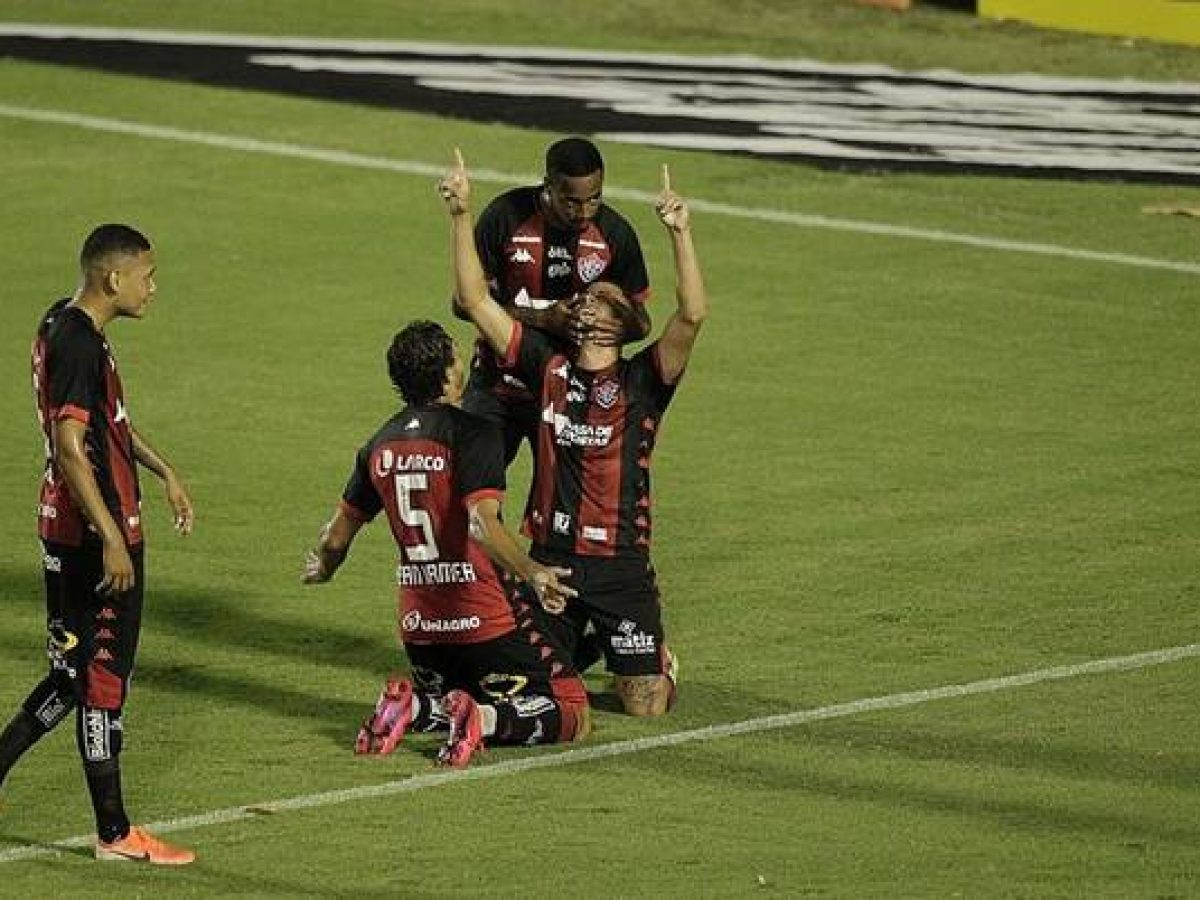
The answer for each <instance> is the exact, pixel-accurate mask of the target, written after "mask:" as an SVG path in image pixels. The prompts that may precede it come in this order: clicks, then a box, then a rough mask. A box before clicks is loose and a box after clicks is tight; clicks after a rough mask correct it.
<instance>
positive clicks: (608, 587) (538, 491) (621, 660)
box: [438, 149, 708, 716]
mask: <svg viewBox="0 0 1200 900" xmlns="http://www.w3.org/2000/svg"><path fill="white" fill-rule="evenodd" d="M438 188H439V193H440V194H441V196H442V199H443V200H444V201H445V203H446V209H447V212H448V213H449V214H450V219H451V231H452V253H453V258H454V274H455V283H456V286H457V296H458V303H459V307H460V308H461V310H462V311H463V312H464V313H465V314H466V315H467V316H469V318H470V319H471V321H472V322H474V324H475V326H476V328H477V329H478V330H479V333H480V335H481V336H482V337H483V338H484V340H486V341H487V342H488V344H489V345H490V346H491V348H492V349H493V350H494V351H495V353H496V354H497V356H498V358H499V359H500V364H501V367H502V370H503V371H506V372H510V373H512V374H513V375H515V376H516V377H518V378H520V379H521V380H522V381H523V382H525V383H526V384H527V385H529V387H530V389H531V391H532V393H533V395H534V397H535V398H536V401H537V406H538V409H539V410H540V415H539V423H538V432H537V441H536V444H535V447H534V480H533V485H532V488H531V491H530V497H529V501H528V503H527V505H526V513H525V520H524V523H523V527H522V530H523V532H524V533H525V534H526V535H527V536H528V537H529V538H530V539H531V541H532V548H531V551H530V552H531V555H532V556H533V557H534V558H535V559H538V560H540V561H542V562H544V563H546V564H548V565H554V566H559V567H563V568H567V569H570V570H571V573H572V574H571V577H570V578H569V579H568V583H569V584H570V585H571V586H572V587H574V588H575V589H576V590H577V591H578V596H577V597H575V598H572V599H571V600H570V601H568V603H567V608H566V610H565V612H564V613H563V615H562V617H561V622H562V623H563V624H564V625H565V627H564V628H562V633H561V634H560V635H558V637H559V638H560V639H561V641H562V642H563V643H564V644H565V645H566V646H567V648H568V650H572V651H573V649H574V645H575V643H576V642H577V641H578V640H579V638H580V636H581V635H582V634H583V631H584V629H585V628H586V627H587V626H588V624H589V623H590V624H591V625H592V626H593V627H594V628H595V630H596V632H597V634H598V635H599V637H600V641H601V645H602V648H603V651H604V656H605V661H606V664H607V667H608V669H609V671H610V672H612V673H613V675H614V677H615V683H616V689H617V694H618V696H619V697H620V699H621V703H622V706H623V707H624V709H625V711H626V712H627V713H629V714H631V715H635V716H655V715H661V714H662V713H664V712H666V711H667V709H668V708H669V707H670V705H671V702H672V700H673V698H674V693H675V683H674V676H673V670H674V657H673V655H672V654H671V651H670V650H669V649H668V648H667V646H666V644H665V642H664V630H663V624H662V609H661V605H660V602H659V592H658V585H657V580H656V576H655V572H654V568H653V566H652V565H651V562H650V532H651V524H650V519H651V503H650V458H651V454H652V452H653V450H654V446H655V441H656V439H657V436H658V430H659V425H660V423H661V420H662V417H663V415H664V414H665V412H666V409H667V406H668V405H669V404H670V402H671V399H672V397H673V396H674V394H675V389H676V386H677V385H678V383H679V380H680V379H681V378H682V376H683V373H684V369H685V368H686V366H687V363H688V360H689V359H690V357H691V353H692V348H693V346H694V345H695V342H696V337H697V336H698V334H699V332H700V327H701V325H702V324H703V322H704V319H705V318H706V316H707V314H708V297H707V293H706V291H705V288H704V282H703V279H702V277H701V275H700V269H699V264H698V262H697V258H696V251H695V247H694V245H693V242H692V235H691V220H690V214H689V210H688V206H687V204H686V202H685V201H684V200H683V198H682V197H680V196H679V194H677V193H676V192H675V191H673V190H672V189H671V184H670V174H669V172H668V170H667V168H666V166H664V167H663V171H662V192H661V193H660V194H659V197H658V199H657V202H656V203H655V210H656V211H657V213H658V216H659V220H660V221H661V222H662V224H663V225H664V227H665V228H666V230H667V233H668V235H669V236H670V239H671V247H672V251H673V257H674V263H675V279H676V309H675V311H674V312H673V314H672V315H671V317H670V319H669V320H668V321H667V323H666V325H665V326H664V327H663V330H662V333H661V334H660V335H659V337H658V339H657V340H655V341H654V342H653V343H651V344H650V345H648V346H647V347H645V348H643V349H642V350H640V351H639V352H638V353H636V354H635V355H634V356H633V357H631V358H629V359H625V358H623V357H622V356H621V350H620V347H619V346H617V345H615V344H614V343H613V342H612V341H611V340H610V339H607V335H610V334H611V333H612V332H613V331H614V329H615V328H617V327H618V323H619V322H620V320H621V316H622V308H623V306H624V304H625V297H624V294H623V292H622V291H621V289H620V288H619V287H618V286H617V285H615V284H611V283H608V282H603V281H597V282H594V283H592V284H590V285H588V286H587V288H586V289H585V290H584V291H583V292H581V295H580V297H579V298H578V303H579V304H580V310H579V316H578V318H579V326H578V330H577V337H578V341H579V343H578V345H577V346H576V347H575V348H573V349H571V350H569V351H566V350H563V349H562V348H561V347H560V346H559V345H556V344H554V343H553V342H551V341H550V340H549V339H547V338H546V337H545V335H543V334H542V333H540V332H539V331H537V330H535V329H532V328H528V327H525V326H524V325H522V324H521V323H520V322H518V321H516V320H515V319H514V318H513V317H512V316H510V315H509V313H508V312H507V311H506V310H505V309H504V308H503V307H502V306H501V305H500V304H498V303H497V302H496V301H495V300H494V299H493V298H492V296H491V294H490V293H489V292H488V284H487V277H486V274H485V272H484V269H483V266H482V264H481V262H480V259H479V254H478V252H477V250H476V247H475V242H474V240H473V237H472V221H471V220H472V216H471V208H470V181H469V178H468V176H467V170H466V165H465V163H464V161H463V158H462V154H461V153H460V152H459V151H458V150H457V149H456V150H455V165H454V167H453V168H452V169H451V170H450V172H449V173H447V175H446V176H445V177H444V178H443V179H442V180H441V182H440V183H439V185H438Z"/></svg>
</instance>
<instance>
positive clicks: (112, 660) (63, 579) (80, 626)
mask: <svg viewBox="0 0 1200 900" xmlns="http://www.w3.org/2000/svg"><path fill="white" fill-rule="evenodd" d="M129 556H130V558H131V559H132V560H133V572H134V578H135V582H134V586H133V587H132V588H131V589H130V590H128V591H126V592H125V593H123V594H118V595H116V596H104V595H101V594H97V593H96V585H97V584H99V583H100V582H101V581H102V580H103V578H104V554H103V549H102V547H101V545H100V544H99V543H92V542H87V543H85V544H83V545H82V546H80V547H68V546H65V545H62V544H52V543H47V542H43V543H42V567H43V569H44V570H45V579H46V629H47V631H48V632H49V636H48V639H47V642H46V655H47V656H48V657H49V659H50V668H51V670H52V671H55V672H60V673H62V674H65V675H66V676H67V677H68V678H69V679H70V681H71V686H72V689H73V691H74V693H75V698H76V700H77V701H78V702H79V703H80V705H83V706H91V707H95V708H97V709H107V710H119V709H120V708H121V707H122V706H123V705H124V703H125V695H126V693H128V690H129V676H130V675H131V674H133V660H134V657H135V656H136V655H137V645H138V636H139V634H140V632H141V628H142V596H143V593H142V591H143V584H144V581H145V579H144V577H143V576H144V571H145V567H144V565H143V559H142V547H141V545H139V546H137V547H132V548H130V550H129Z"/></svg>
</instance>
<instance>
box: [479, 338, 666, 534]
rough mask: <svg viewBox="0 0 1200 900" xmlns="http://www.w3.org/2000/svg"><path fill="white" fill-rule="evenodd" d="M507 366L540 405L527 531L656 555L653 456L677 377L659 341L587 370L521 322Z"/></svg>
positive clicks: (526, 510) (524, 529) (526, 511)
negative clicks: (663, 361)
mask: <svg viewBox="0 0 1200 900" xmlns="http://www.w3.org/2000/svg"><path fill="white" fill-rule="evenodd" d="M502 363H503V365H504V368H505V371H511V372H513V373H515V374H516V375H517V376H518V377H520V378H521V379H522V380H523V381H525V382H526V383H527V384H528V385H529V386H530V389H531V390H533V391H534V394H535V396H536V398H537V402H538V405H539V407H540V410H541V414H540V422H539V424H538V436H537V444H536V446H535V448H534V477H533V485H532V487H531V488H530V492H529V501H528V503H527V504H526V508H525V521H524V525H523V529H522V530H523V531H524V533H525V534H526V535H527V536H528V537H529V538H530V539H531V540H532V541H533V543H534V544H535V545H536V546H538V547H543V548H546V549H548V550H551V551H557V552H563V553H574V554H579V555H583V556H626V555H631V554H636V555H642V556H645V555H648V554H649V552H650V532H651V509H650V457H651V455H652V454H653V452H654V444H655V440H656V437H657V434H658V428H659V424H660V422H661V421H662V417H663V414H664V413H665V412H666V409H667V406H668V405H669V404H670V402H671V398H672V397H673V396H674V395H675V387H676V383H677V382H676V383H670V384H668V383H667V382H666V381H665V380H664V379H663V376H662V368H661V365H660V361H659V357H658V342H657V341H656V342H654V343H653V344H650V345H649V346H647V347H645V348H643V349H642V350H640V351H639V352H638V353H636V354H635V355H634V356H632V357H631V358H629V359H624V358H622V359H620V360H619V361H618V362H617V363H616V364H614V365H612V366H610V367H608V368H606V369H602V370H600V371H588V370H585V369H581V368H579V367H578V366H576V365H575V364H574V363H573V362H572V360H571V358H570V357H569V356H568V355H567V354H565V353H563V352H561V351H560V350H559V349H558V348H557V347H556V346H555V345H554V343H553V342H552V341H550V340H549V339H548V338H547V337H546V336H545V335H544V334H542V333H541V332H539V331H537V330H536V329H533V328H525V327H523V326H522V325H521V324H520V323H516V327H515V329H514V331H513V336H512V340H511V342H510V344H509V347H508V352H507V354H506V355H505V359H504V360H503V361H502Z"/></svg>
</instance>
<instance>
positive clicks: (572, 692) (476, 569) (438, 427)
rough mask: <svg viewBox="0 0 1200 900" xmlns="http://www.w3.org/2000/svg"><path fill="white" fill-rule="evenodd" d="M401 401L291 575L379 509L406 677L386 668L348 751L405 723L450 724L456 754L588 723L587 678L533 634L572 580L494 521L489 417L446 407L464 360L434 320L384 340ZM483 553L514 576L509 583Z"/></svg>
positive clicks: (566, 736) (425, 727)
mask: <svg viewBox="0 0 1200 900" xmlns="http://www.w3.org/2000/svg"><path fill="white" fill-rule="evenodd" d="M387 362H388V371H389V375H390V377H391V380H392V383H393V385H394V386H395V387H396V389H397V391H399V392H400V394H401V395H402V396H403V398H404V401H405V406H404V408H403V409H402V410H401V411H400V412H398V413H397V414H396V415H394V416H393V417H392V418H390V419H389V420H388V421H387V422H385V423H384V425H383V426H382V427H381V428H380V429H379V431H377V432H376V433H375V435H374V436H373V437H372V438H371V439H370V440H369V441H368V442H367V443H366V445H365V446H363V448H362V449H361V450H360V451H359V453H358V456H357V459H356V461H355V465H354V471H353V473H352V474H351V476H350V479H349V481H348V482H347V484H346V488H345V490H344V492H343V494H342V500H341V503H340V504H339V505H338V507H337V510H336V511H335V512H334V515H333V518H332V519H331V520H330V522H329V523H328V524H327V525H326V526H325V527H324V528H323V529H322V531H321V536H320V539H319V541H318V544H317V547H316V548H315V549H314V550H313V551H312V552H311V553H310V554H309V557H308V560H307V563H306V566H305V571H304V575H303V581H304V582H305V583H307V584H315V583H319V582H324V581H328V580H329V579H330V578H331V577H332V576H333V574H334V572H336V571H337V569H338V567H339V566H340V565H341V564H342V562H343V560H344V559H345V558H346V554H347V553H348V552H349V550H350V546H351V544H352V543H353V541H354V538H355V536H356V535H357V534H358V531H359V529H360V528H361V527H362V526H363V525H364V524H365V523H366V522H369V521H370V520H371V519H373V518H374V517H375V516H376V515H377V514H378V513H379V512H380V511H381V510H382V511H384V512H385V513H386V515H387V518H388V523H389V524H390V526H391V529H392V536H393V537H394V538H395V541H396V545H397V547H398V548H399V551H400V565H399V567H398V569H397V575H398V579H399V582H400V615H399V625H400V638H401V640H402V642H403V644H404V648H405V651H406V653H407V655H408V658H409V661H410V663H411V665H412V679H411V681H410V680H409V679H404V678H399V677H393V678H392V679H390V680H389V681H388V683H387V685H386V686H385V688H384V690H383V693H382V694H381V696H380V698H379V701H378V703H377V705H376V709H375V713H374V715H373V716H372V717H371V718H369V719H368V720H367V722H366V723H365V724H364V725H363V728H362V730H361V731H360V732H359V736H358V742H357V746H356V749H357V751H358V752H359V753H379V754H382V753H390V752H391V751H392V750H394V749H395V747H396V745H397V743H398V742H399V741H400V739H401V738H402V737H403V736H404V733H405V732H406V731H409V730H413V731H433V730H438V729H444V728H446V727H449V729H450V737H449V740H448V742H447V743H446V745H445V747H444V748H443V749H442V752H441V754H440V755H439V761H440V762H442V763H443V764H446V765H451V766H465V765H467V763H468V762H469V761H470V759H471V756H472V755H473V754H474V752H475V751H476V750H477V749H478V748H479V747H480V746H481V745H482V742H483V741H484V740H489V741H492V742H494V743H497V744H541V743H554V742H556V741H571V740H576V739H578V738H581V737H583V736H584V735H585V734H586V732H587V730H588V705H587V692H586V690H585V689H584V685H583V682H582V681H581V680H580V678H579V676H578V675H577V674H576V673H575V672H574V670H573V669H571V667H570V665H569V663H568V662H567V661H566V659H565V658H564V657H563V656H562V654H561V652H560V651H559V650H558V649H557V648H556V647H554V646H553V645H551V644H550V643H548V642H547V641H546V639H545V637H544V635H545V633H546V631H547V628H546V626H545V623H544V619H545V618H547V613H546V610H549V611H551V612H558V611H560V610H561V609H562V607H563V605H564V603H565V601H566V599H567V598H568V597H570V596H572V595H573V593H574V592H573V591H572V590H571V589H570V588H567V587H566V586H564V585H563V584H561V583H560V581H559V579H560V577H561V576H563V575H566V574H567V572H566V570H564V569H560V568H555V567H552V566H546V565H543V564H541V563H538V562H535V561H534V560H532V559H530V557H529V556H528V555H526V554H525V553H524V552H523V551H522V550H521V549H520V548H519V547H518V546H517V544H516V543H515V541H514V540H513V538H512V537H511V535H509V533H508V532H507V531H506V530H505V528H504V526H503V525H502V524H501V522H500V504H501V500H502V499H503V494H504V457H503V450H502V441H501V436H500V431H499V429H497V428H496V427H495V426H493V425H491V424H490V423H488V422H485V421H484V420H483V419H480V418H478V417H476V416H472V415H470V414H468V413H465V412H463V411H462V410H461V409H459V408H458V407H457V405H456V404H457V402H458V401H459V399H460V397H461V395H462V389H463V367H462V364H461V362H460V360H459V358H458V354H457V352H456V348H455V345H454V341H453V340H452V339H451V338H450V336H449V335H448V334H447V333H446V332H445V331H444V330H443V329H442V327H441V326H440V325H437V324H436V323H434V322H414V323H412V324H411V325H409V326H408V327H407V328H405V329H404V330H403V331H401V332H400V333H399V334H398V335H396V337H395V339H394V340H393V342H392V345H391V348H390V349H389V351H388V354H387ZM493 561H495V563H497V564H499V565H500V566H501V567H503V568H504V569H505V570H506V571H507V572H509V573H510V574H511V575H513V576H515V577H516V578H517V579H519V580H520V581H522V582H524V583H525V585H526V590H525V591H524V592H523V593H522V595H520V596H515V597H514V596H512V595H510V593H509V592H508V591H507V589H506V587H505V585H504V584H503V583H502V582H501V579H500V577H499V574H498V573H497V571H496V568H495V567H494V565H493Z"/></svg>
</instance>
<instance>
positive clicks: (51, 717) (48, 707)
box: [34, 694, 67, 728]
mask: <svg viewBox="0 0 1200 900" xmlns="http://www.w3.org/2000/svg"><path fill="white" fill-rule="evenodd" d="M66 714H67V704H65V703H63V701H62V698H60V697H59V696H58V694H55V695H54V696H52V697H50V698H49V699H48V700H46V702H45V703H43V704H42V705H41V706H39V707H38V710H37V712H36V713H34V715H35V716H37V719H38V721H39V722H41V723H42V724H43V725H45V726H46V727H47V728H53V727H54V726H55V725H57V724H58V723H59V722H60V721H61V720H62V717H63V716H65V715H66Z"/></svg>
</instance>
